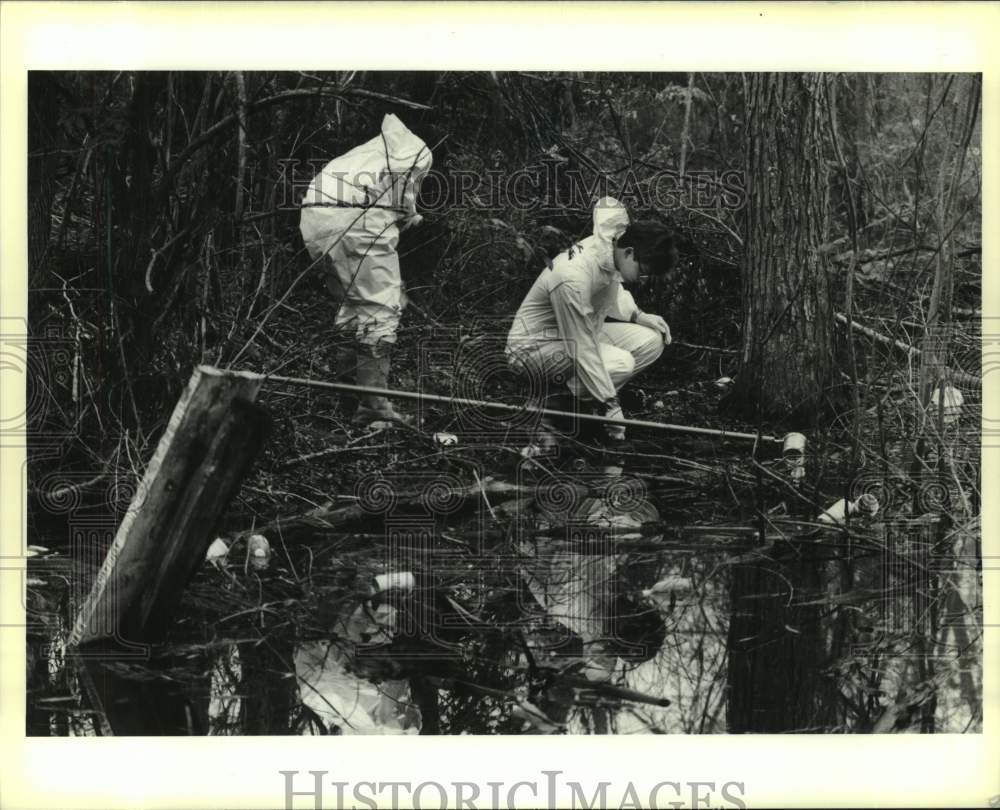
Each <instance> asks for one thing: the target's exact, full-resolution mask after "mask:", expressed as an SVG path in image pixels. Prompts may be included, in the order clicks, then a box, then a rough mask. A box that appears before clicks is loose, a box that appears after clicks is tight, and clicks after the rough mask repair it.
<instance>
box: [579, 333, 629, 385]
mask: <svg viewBox="0 0 1000 810" xmlns="http://www.w3.org/2000/svg"><path fill="white" fill-rule="evenodd" d="M601 338H602V339H601V341H600V342H599V343H598V346H597V350H598V351H599V352H600V353H601V360H603V361H604V367H605V368H606V369H607V370H608V376H610V377H611V382H612V383H614V386H615V389H618V388H621V387H622V386H623V385H625V383H626V382H628V381H629V380H630V379H632V377H633V376H634V375H635V358H634V357H633V356H632V355H631V354H630V353H629V352H627V351H626V350H625V349H621V348H619V347H618V346H615V345H614V344H613V343H609V342H606V341H605V340H604V339H603V338H604V336H603V335H602V336H601ZM566 384H567V386H569V390H570V391H572V392H573V393H574V394H575V395H576V396H578V397H583V396H589V392H588V391H587V389H586V388H584V386H583V385H582V383H580V381H579V380H578V379H577V378H576V377H573V378H572V379H571V380H569V382H567V383H566Z"/></svg>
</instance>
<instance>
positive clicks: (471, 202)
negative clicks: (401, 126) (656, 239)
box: [278, 159, 747, 213]
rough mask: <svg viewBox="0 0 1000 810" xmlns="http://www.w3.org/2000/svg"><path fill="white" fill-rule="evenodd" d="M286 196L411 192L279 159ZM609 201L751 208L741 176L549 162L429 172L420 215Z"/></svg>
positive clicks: (390, 200)
mask: <svg viewBox="0 0 1000 810" xmlns="http://www.w3.org/2000/svg"><path fill="white" fill-rule="evenodd" d="M279 165H280V167H281V168H280V174H281V182H280V183H279V187H280V188H281V190H282V197H281V199H280V200H279V203H278V208H279V209H280V210H286V211H287V210H296V209H298V208H299V207H301V204H302V197H303V195H304V194H305V191H306V189H307V188H308V187H309V185H310V183H312V182H314V181H315V183H316V196H317V198H318V199H320V200H322V201H323V202H320V203H314V205H329V206H343V205H347V202H346V201H348V200H354V201H355V202H353V203H351V205H355V206H356V205H357V204H358V203H357V202H356V200H357V199H358V192H362V193H364V192H367V193H368V195H369V197H368V204H369V205H370V206H372V207H376V208H396V207H402V204H403V203H402V197H403V195H404V194H405V193H407V191H408V190H409V189H410V187H411V184H410V183H409V177H408V174H407V173H406V172H401V173H394V174H391V175H390V174H376V173H375V172H352V173H340V174H337V173H324V172H323V168H324V166H325V165H326V164H325V161H322V160H319V161H316V160H310V161H303V160H297V159H285V160H282V161H279ZM605 196H611V197H614V198H615V199H617V200H619V201H621V202H623V203H626V204H627V205H630V206H632V207H633V208H635V209H656V210H659V211H664V212H670V211H674V210H677V209H680V208H687V209H698V210H706V211H739V210H740V209H741V208H743V206H744V205H746V201H747V183H746V176H745V174H744V173H743V172H741V171H736V170H727V171H723V172H717V171H693V172H685V173H684V174H683V175H681V174H680V173H679V172H677V171H675V170H673V169H649V170H646V171H635V170H633V169H631V168H626V169H624V170H622V171H621V172H617V173H614V174H605V173H596V172H592V171H586V170H583V169H578V168H574V167H571V166H569V165H568V164H567V163H564V162H557V161H548V162H545V163H541V164H538V165H532V166H525V167H523V168H520V169H516V170H514V171H505V170H500V169H483V170H481V171H478V170H473V169H461V168H449V167H446V170H445V171H440V170H438V169H431V171H430V172H428V173H427V175H426V176H425V177H424V178H423V179H422V181H421V184H420V210H421V211H429V212H433V213H448V212H450V211H454V210H478V211H483V212H491V211H511V210H516V211H529V212H537V213H547V212H565V211H567V210H574V209H579V210H587V211H589V210H590V209H591V208H592V207H593V201H594V200H596V199H599V198H601V197H605Z"/></svg>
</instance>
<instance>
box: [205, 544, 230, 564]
mask: <svg viewBox="0 0 1000 810" xmlns="http://www.w3.org/2000/svg"><path fill="white" fill-rule="evenodd" d="M228 554H229V544H228V543H227V542H226V541H225V540H223V539H222V538H221V537H216V538H215V539H214V540H213V541H212V545H210V546H209V547H208V551H207V552H206V553H205V562H210V563H212V564H213V565H223V564H224V563H225V562H226V555H228Z"/></svg>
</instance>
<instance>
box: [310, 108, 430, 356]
mask: <svg viewBox="0 0 1000 810" xmlns="http://www.w3.org/2000/svg"><path fill="white" fill-rule="evenodd" d="M432 162H433V161H432V156H431V152H430V149H428V148H427V145H426V144H425V143H424V142H423V141H422V140H421V139H420V138H418V137H417V136H416V135H414V134H413V133H412V132H410V130H409V129H407V128H406V126H405V125H404V124H403V122H402V121H400V120H399V119H398V118H397V117H396V116H395V115H386V116H385V118H384V119H383V120H382V132H381V134H380V135H378V136H377V137H375V138H372V139H371V140H370V141H368V142H367V143H363V144H361V145H360V146H357V147H355V148H354V149H352V150H351V151H350V152H348V153H347V154H345V155H341V156H340V157H337V158H334V159H333V160H331V161H330V162H329V163H328V164H327V165H326V166H325V167H324V168H323V171H322V172H320V173H319V174H318V175H317V176H316V177H315V178H314V179H313V181H312V183H311V184H310V185H309V189H308V190H307V191H306V194H305V197H304V198H303V201H302V216H301V219H300V221H299V230H300V231H301V232H302V239H303V241H304V242H305V245H306V248H307V249H308V251H309V256H310V258H311V259H312V260H313V261H320V262H323V263H324V265H325V266H326V267H327V269H328V270H329V271H330V272H331V277H330V279H329V281H330V284H329V286H330V289H331V292H333V293H334V295H335V296H336V297H337V298H338V300H339V301H340V302H341V303H340V307H339V309H338V310H337V316H336V319H335V325H336V326H337V327H338V328H341V329H353V331H354V336H355V338H356V340H358V341H359V342H360V343H363V344H369V345H372V346H377V345H378V344H379V343H380V342H386V343H394V342H395V341H396V329H397V327H398V326H399V319H400V316H401V315H402V312H403V308H404V307H405V306H406V295H405V293H404V292H403V283H402V278H401V277H400V272H399V255H398V254H397V253H396V246H397V244H398V243H399V224H398V223H399V222H400V221H401V220H405V219H407V218H409V217H411V216H413V215H415V214H416V212H417V190H418V189H419V187H420V182H421V181H422V180H423V178H424V177H425V176H426V174H427V172H428V171H430V168H431V164H432Z"/></svg>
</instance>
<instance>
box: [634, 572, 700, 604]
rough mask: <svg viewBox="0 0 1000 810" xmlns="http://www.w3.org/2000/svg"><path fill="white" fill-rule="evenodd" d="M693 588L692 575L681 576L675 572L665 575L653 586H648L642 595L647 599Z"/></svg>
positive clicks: (685, 591)
mask: <svg viewBox="0 0 1000 810" xmlns="http://www.w3.org/2000/svg"><path fill="white" fill-rule="evenodd" d="M691 588H692V583H691V578H690V577H679V576H676V575H674V574H671V575H669V576H666V577H663V579H661V580H660V581H659V582H657V583H656V584H654V585H653V586H651V587H649V588H646V589H645V590H644V591H643V592H642V595H643V596H645V597H646V598H647V599H648V598H650V597H656V596H663V595H664V594H671V593H687V592H688V591H690V590H691Z"/></svg>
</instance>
